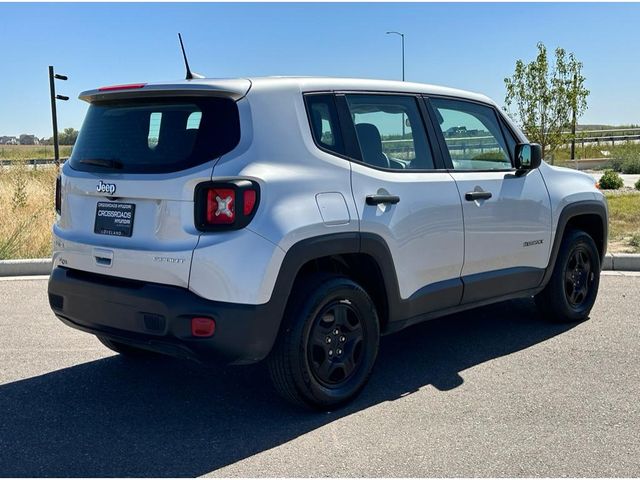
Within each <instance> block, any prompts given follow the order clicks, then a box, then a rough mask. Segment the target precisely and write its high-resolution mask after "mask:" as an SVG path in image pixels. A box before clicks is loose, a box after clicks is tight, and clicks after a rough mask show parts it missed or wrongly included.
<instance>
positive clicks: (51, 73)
mask: <svg viewBox="0 0 640 480" xmlns="http://www.w3.org/2000/svg"><path fill="white" fill-rule="evenodd" d="M56 79H57V80H67V76H66V75H59V74H57V73H55V72H54V71H53V66H52V65H49V90H50V92H51V121H52V123H53V161H54V162H55V164H56V168H57V167H59V166H60V146H59V144H58V112H57V110H56V100H64V101H66V100H69V97H65V96H64V95H56V84H55V81H54V80H56Z"/></svg>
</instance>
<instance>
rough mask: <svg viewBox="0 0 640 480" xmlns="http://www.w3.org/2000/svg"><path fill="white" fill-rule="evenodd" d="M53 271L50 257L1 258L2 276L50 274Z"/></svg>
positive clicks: (0, 269) (0, 273)
mask: <svg viewBox="0 0 640 480" xmlns="http://www.w3.org/2000/svg"><path fill="white" fill-rule="evenodd" d="M50 273H51V259H50V258H35V259H27V260H0V277H17V276H24V275H49V274H50Z"/></svg>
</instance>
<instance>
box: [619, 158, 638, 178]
mask: <svg viewBox="0 0 640 480" xmlns="http://www.w3.org/2000/svg"><path fill="white" fill-rule="evenodd" d="M622 173H633V174H637V173H640V155H639V156H638V157H637V158H629V159H628V160H625V161H624V162H622Z"/></svg>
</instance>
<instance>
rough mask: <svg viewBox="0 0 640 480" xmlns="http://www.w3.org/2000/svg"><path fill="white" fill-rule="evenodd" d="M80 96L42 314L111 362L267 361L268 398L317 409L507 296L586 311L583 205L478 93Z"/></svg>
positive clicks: (343, 89) (592, 211)
mask: <svg viewBox="0 0 640 480" xmlns="http://www.w3.org/2000/svg"><path fill="white" fill-rule="evenodd" d="M80 98H81V99H83V100H85V101H87V102H89V104H90V106H89V110H88V113H87V116H86V119H85V121H84V124H83V127H82V130H81V132H80V136H79V137H78V141H77V143H76V145H75V147H74V149H73V154H72V156H71V158H70V159H69V161H67V162H66V163H65V164H64V166H63V168H62V173H61V176H60V178H59V182H58V188H57V195H56V204H57V205H56V209H57V211H58V214H59V215H58V218H57V221H56V223H55V225H54V227H53V233H54V254H53V260H54V268H53V272H52V274H51V277H50V281H49V302H50V305H51V308H52V309H53V311H54V312H55V314H56V315H57V316H58V317H59V318H60V319H61V320H62V321H63V322H64V323H66V324H67V325H70V326H72V327H74V328H77V329H80V330H83V331H86V332H89V333H92V334H94V335H96V336H97V337H98V338H99V339H100V341H102V343H104V344H105V345H106V346H107V347H109V348H111V349H113V350H115V351H117V352H120V353H123V354H127V355H136V354H142V353H144V352H148V351H154V352H161V353H166V354H170V355H174V356H178V357H183V358H189V359H194V360H198V361H201V362H209V361H223V362H227V363H235V364H242V363H252V362H257V361H260V360H263V359H267V361H268V364H269V370H270V373H271V376H272V379H273V381H274V384H275V386H276V388H277V390H278V391H279V392H280V393H281V394H282V395H283V396H284V397H285V398H287V399H289V400H291V401H293V402H296V403H299V404H303V405H307V406H311V407H315V408H321V409H326V408H332V407H335V406H337V405H339V404H342V403H344V402H346V401H348V400H349V399H351V398H353V397H354V396H355V395H356V394H357V393H358V392H359V391H360V390H361V389H362V388H363V387H364V385H365V383H366V381H367V378H368V376H369V374H370V372H371V370H372V367H373V365H374V362H375V359H376V355H377V351H378V342H379V338H380V335H382V334H387V333H390V332H394V331H397V330H399V329H402V328H404V327H407V326H409V325H412V324H415V323H417V322H421V321H424V320H427V319H430V318H434V317H438V316H442V315H446V314H449V313H452V312H456V311H460V310H466V309H470V308H473V307H476V306H478V305H485V304H488V303H493V302H498V301H503V300H507V299H511V298H515V297H531V296H535V298H536V300H538V304H539V306H540V307H541V309H542V311H543V312H544V315H545V316H546V317H547V318H549V319H553V320H559V321H579V320H583V319H585V318H586V317H587V316H588V314H589V311H590V310H591V307H592V306H593V303H594V301H595V298H596V294H597V290H598V282H599V275H600V265H601V261H602V258H603V256H604V254H605V249H606V245H607V206H606V201H605V199H604V197H603V195H602V194H601V193H600V192H599V191H598V190H597V189H596V187H595V185H594V182H593V180H592V178H591V177H589V176H587V175H585V174H582V173H579V172H576V171H572V170H568V169H564V168H555V167H552V166H549V165H547V164H546V163H544V162H541V159H540V155H541V154H540V147H539V146H538V145H535V144H529V143H528V142H527V139H526V138H525V136H524V135H523V134H522V132H521V131H520V130H519V129H518V128H517V127H516V126H515V125H514V124H513V123H512V122H511V121H510V120H509V118H507V117H506V116H505V115H504V114H503V113H502V112H501V110H500V108H498V107H497V106H496V104H495V103H494V102H492V101H491V100H489V99H488V98H486V97H484V96H482V95H478V94H474V93H469V92H463V91H459V90H453V89H449V88H442V87H434V86H429V85H422V84H417V83H405V82H391V81H374V80H356V79H328V78H251V79H233V80H216V79H198V80H188V81H181V82H177V83H163V84H132V85H121V86H115V87H105V88H100V89H97V90H91V91H87V92H84V93H83V94H82V95H81V96H80Z"/></svg>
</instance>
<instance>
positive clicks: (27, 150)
mask: <svg viewBox="0 0 640 480" xmlns="http://www.w3.org/2000/svg"><path fill="white" fill-rule="evenodd" d="M71 148H72V147H71V145H60V158H67V157H69V155H71ZM52 158H53V145H0V162H2V161H6V160H34V159H35V160H40V159H52Z"/></svg>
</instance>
